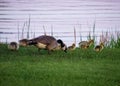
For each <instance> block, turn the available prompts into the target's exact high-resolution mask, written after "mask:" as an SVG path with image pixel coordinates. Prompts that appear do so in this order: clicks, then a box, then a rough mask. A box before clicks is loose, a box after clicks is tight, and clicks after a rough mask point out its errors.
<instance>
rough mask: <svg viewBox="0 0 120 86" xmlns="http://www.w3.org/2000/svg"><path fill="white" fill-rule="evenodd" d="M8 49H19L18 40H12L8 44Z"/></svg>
mask: <svg viewBox="0 0 120 86" xmlns="http://www.w3.org/2000/svg"><path fill="white" fill-rule="evenodd" d="M8 49H9V50H12V51H16V50H18V49H19V45H18V44H17V42H10V44H8Z"/></svg>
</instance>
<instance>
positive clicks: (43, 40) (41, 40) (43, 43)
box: [28, 35, 66, 53]
mask: <svg viewBox="0 0 120 86" xmlns="http://www.w3.org/2000/svg"><path fill="white" fill-rule="evenodd" d="M58 43H60V42H57V40H56V39H55V38H54V37H53V36H47V35H42V36H39V37H36V38H33V39H30V40H29V41H28V45H35V46H36V47H37V48H38V49H46V50H48V53H49V52H50V51H52V50H53V49H55V48H56V47H57V46H58ZM62 43H63V42H61V43H60V44H61V45H62ZM62 46H63V45H62ZM65 52H66V51H65Z"/></svg>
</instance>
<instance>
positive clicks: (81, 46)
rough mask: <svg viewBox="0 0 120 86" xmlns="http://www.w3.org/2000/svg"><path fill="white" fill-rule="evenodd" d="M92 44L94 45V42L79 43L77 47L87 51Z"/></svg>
mask: <svg viewBox="0 0 120 86" xmlns="http://www.w3.org/2000/svg"><path fill="white" fill-rule="evenodd" d="M93 43H94V40H89V41H81V42H80V43H79V47H80V48H82V49H87V48H89V47H90V46H91V45H92V44H93Z"/></svg>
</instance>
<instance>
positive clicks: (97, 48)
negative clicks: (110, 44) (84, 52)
mask: <svg viewBox="0 0 120 86" xmlns="http://www.w3.org/2000/svg"><path fill="white" fill-rule="evenodd" d="M103 48H104V43H100V44H99V45H96V46H95V51H97V52H100V51H102V50H103Z"/></svg>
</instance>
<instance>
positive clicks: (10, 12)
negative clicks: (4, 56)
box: [0, 0, 120, 44]
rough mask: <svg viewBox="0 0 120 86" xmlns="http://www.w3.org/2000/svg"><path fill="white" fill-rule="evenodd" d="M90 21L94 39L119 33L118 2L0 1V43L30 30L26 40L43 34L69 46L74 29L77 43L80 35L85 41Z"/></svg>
mask: <svg viewBox="0 0 120 86" xmlns="http://www.w3.org/2000/svg"><path fill="white" fill-rule="evenodd" d="M94 22H95V35H96V36H100V35H101V32H103V31H111V32H112V31H120V30H119V29H120V1H119V0H0V41H2V42H5V41H8V42H10V41H18V37H19V39H21V38H26V37H27V35H26V34H27V32H28V28H30V29H29V33H30V35H29V37H30V38H33V37H37V36H39V35H42V34H44V31H45V32H46V34H49V35H51V34H53V35H54V36H55V37H56V38H61V39H63V40H64V41H65V42H66V43H67V44H71V43H73V42H74V37H73V36H74V28H75V29H76V35H77V42H79V41H80V34H81V35H82V36H84V37H83V40H86V39H87V37H86V36H87V35H88V33H89V31H91V32H92V30H93V29H92V28H93V26H94ZM52 32H53V33H52ZM18 33H20V34H19V35H18ZM22 33H24V34H23V35H22ZM91 34H92V33H91Z"/></svg>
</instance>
